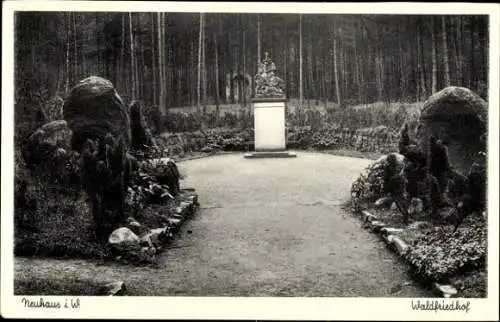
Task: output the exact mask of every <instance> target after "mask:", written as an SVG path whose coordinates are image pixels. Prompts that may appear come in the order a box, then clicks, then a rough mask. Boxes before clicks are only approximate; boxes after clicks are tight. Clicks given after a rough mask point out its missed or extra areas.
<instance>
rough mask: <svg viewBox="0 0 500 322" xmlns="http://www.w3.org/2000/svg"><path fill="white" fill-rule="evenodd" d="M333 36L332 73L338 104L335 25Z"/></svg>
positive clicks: (338, 88) (338, 89)
mask: <svg viewBox="0 0 500 322" xmlns="http://www.w3.org/2000/svg"><path fill="white" fill-rule="evenodd" d="M332 37H333V70H334V71H333V73H334V78H335V95H336V96H337V104H338V105H340V102H341V101H340V86H339V71H338V68H337V35H336V32H335V27H334V30H333V33H332Z"/></svg>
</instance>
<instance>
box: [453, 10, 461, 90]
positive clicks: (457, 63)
mask: <svg viewBox="0 0 500 322" xmlns="http://www.w3.org/2000/svg"><path fill="white" fill-rule="evenodd" d="M453 23H454V26H453V27H454V28H452V30H453V32H452V44H453V48H452V52H453V58H454V61H455V85H456V86H462V66H461V65H462V64H461V63H462V62H461V58H460V53H459V48H460V40H459V38H458V37H457V33H456V32H455V31H456V30H457V29H459V28H460V26H459V24H460V16H456V17H454V19H453Z"/></svg>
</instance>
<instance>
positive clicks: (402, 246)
mask: <svg viewBox="0 0 500 322" xmlns="http://www.w3.org/2000/svg"><path fill="white" fill-rule="evenodd" d="M391 243H392V244H393V245H394V247H396V249H397V250H398V252H399V254H401V255H402V254H404V253H405V252H406V251H407V250H408V245H407V244H406V243H405V242H404V241H403V240H402V239H401V238H399V237H398V236H394V237H393V238H392V242H391Z"/></svg>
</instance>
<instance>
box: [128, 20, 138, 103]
mask: <svg viewBox="0 0 500 322" xmlns="http://www.w3.org/2000/svg"><path fill="white" fill-rule="evenodd" d="M128 19H129V31H130V64H131V73H132V100H135V99H136V98H137V83H136V79H135V76H136V73H135V54H134V34H133V30H132V13H130V12H129V13H128Z"/></svg>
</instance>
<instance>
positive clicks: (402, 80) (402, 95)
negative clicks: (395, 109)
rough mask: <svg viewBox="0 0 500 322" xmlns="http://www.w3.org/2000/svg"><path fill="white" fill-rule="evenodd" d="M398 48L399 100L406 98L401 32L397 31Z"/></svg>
mask: <svg viewBox="0 0 500 322" xmlns="http://www.w3.org/2000/svg"><path fill="white" fill-rule="evenodd" d="M398 49H399V75H400V77H399V99H400V100H401V101H403V100H405V99H406V73H405V62H404V54H403V47H402V44H401V32H398Z"/></svg>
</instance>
